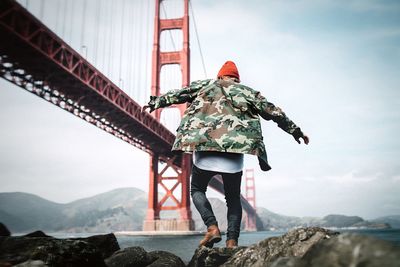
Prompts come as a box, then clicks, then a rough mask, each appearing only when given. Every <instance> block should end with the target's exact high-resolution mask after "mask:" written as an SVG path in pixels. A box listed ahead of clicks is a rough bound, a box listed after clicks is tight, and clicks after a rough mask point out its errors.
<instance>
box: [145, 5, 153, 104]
mask: <svg viewBox="0 0 400 267" xmlns="http://www.w3.org/2000/svg"><path fill="white" fill-rule="evenodd" d="M146 9H147V10H146V11H147V12H146V14H147V15H146V42H145V49H149V48H150V47H151V48H152V46H150V42H149V39H150V38H151V36H152V35H151V33H150V1H146ZM151 51H152V50H151V49H149V50H147V51H146V59H145V72H144V73H145V81H146V89H147V88H149V89H147V90H144V92H145V96H144V98H145V99H144V100H145V101H146V100H147V99H148V98H149V92H150V83H151V82H150V80H149V75H148V73H151V70H150V69H149V54H150V53H151Z"/></svg>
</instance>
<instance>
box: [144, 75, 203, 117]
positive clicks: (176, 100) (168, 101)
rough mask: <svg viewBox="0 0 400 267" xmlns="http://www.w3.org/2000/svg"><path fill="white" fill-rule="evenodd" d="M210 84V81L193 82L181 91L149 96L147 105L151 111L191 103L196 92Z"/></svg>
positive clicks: (176, 90)
mask: <svg viewBox="0 0 400 267" xmlns="http://www.w3.org/2000/svg"><path fill="white" fill-rule="evenodd" d="M210 82H211V80H200V81H194V82H192V83H191V84H190V85H189V86H186V87H183V88H181V89H175V90H171V91H168V92H167V93H165V94H163V95H160V96H150V101H149V103H148V104H147V105H148V106H149V107H150V108H151V111H153V110H155V109H158V108H163V107H167V106H170V105H173V104H182V103H185V102H191V101H193V99H194V98H195V97H196V96H197V93H198V91H199V90H200V89H201V88H202V87H204V86H206V85H208V84H209V83H210Z"/></svg>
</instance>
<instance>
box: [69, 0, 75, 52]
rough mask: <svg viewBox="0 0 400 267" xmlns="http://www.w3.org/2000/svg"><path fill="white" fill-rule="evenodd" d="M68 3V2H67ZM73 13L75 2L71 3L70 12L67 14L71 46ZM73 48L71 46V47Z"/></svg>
mask: <svg viewBox="0 0 400 267" xmlns="http://www.w3.org/2000/svg"><path fill="white" fill-rule="evenodd" d="M68 2H69V1H68ZM74 11H75V1H71V6H70V12H69V23H68V24H69V42H70V44H71V45H72V44H73V42H72V40H73V38H72V22H73V20H74V13H75V12H74ZM72 46H73V45H72Z"/></svg>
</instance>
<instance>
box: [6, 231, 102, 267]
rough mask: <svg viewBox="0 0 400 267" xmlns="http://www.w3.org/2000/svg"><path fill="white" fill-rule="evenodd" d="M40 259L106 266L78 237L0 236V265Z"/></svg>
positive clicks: (68, 263) (65, 263)
mask: <svg viewBox="0 0 400 267" xmlns="http://www.w3.org/2000/svg"><path fill="white" fill-rule="evenodd" d="M29 260H31V261H33V260H34V261H43V262H44V263H45V264H46V265H50V266H88V265H91V266H105V264H104V260H103V258H102V256H101V253H100V252H99V250H98V249H97V248H96V247H95V246H94V245H92V244H90V243H88V242H85V241H81V240H68V239H55V238H48V237H2V238H0V265H1V264H3V265H6V264H12V265H14V264H18V263H23V262H26V261H29Z"/></svg>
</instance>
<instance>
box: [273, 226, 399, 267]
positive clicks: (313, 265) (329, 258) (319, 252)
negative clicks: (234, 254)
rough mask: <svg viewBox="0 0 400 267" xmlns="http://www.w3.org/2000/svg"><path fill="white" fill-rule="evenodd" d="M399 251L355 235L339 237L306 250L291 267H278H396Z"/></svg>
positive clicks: (373, 239) (387, 243)
mask: <svg viewBox="0 0 400 267" xmlns="http://www.w3.org/2000/svg"><path fill="white" fill-rule="evenodd" d="M399 263H400V248H399V247H396V246H394V245H393V244H391V243H389V242H386V241H383V240H379V239H376V238H372V237H369V236H363V235H357V234H341V235H339V236H338V237H335V238H332V239H330V240H324V241H323V242H321V243H320V244H318V246H315V247H313V248H312V249H311V250H309V251H308V252H307V253H306V254H305V255H304V257H303V258H302V259H299V260H297V261H296V262H294V265H277V266H279V267H284V266H287V267H289V266H293V267H319V266H326V267H342V266H343V267H344V266H363V267H381V266H385V267H398V266H399Z"/></svg>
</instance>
